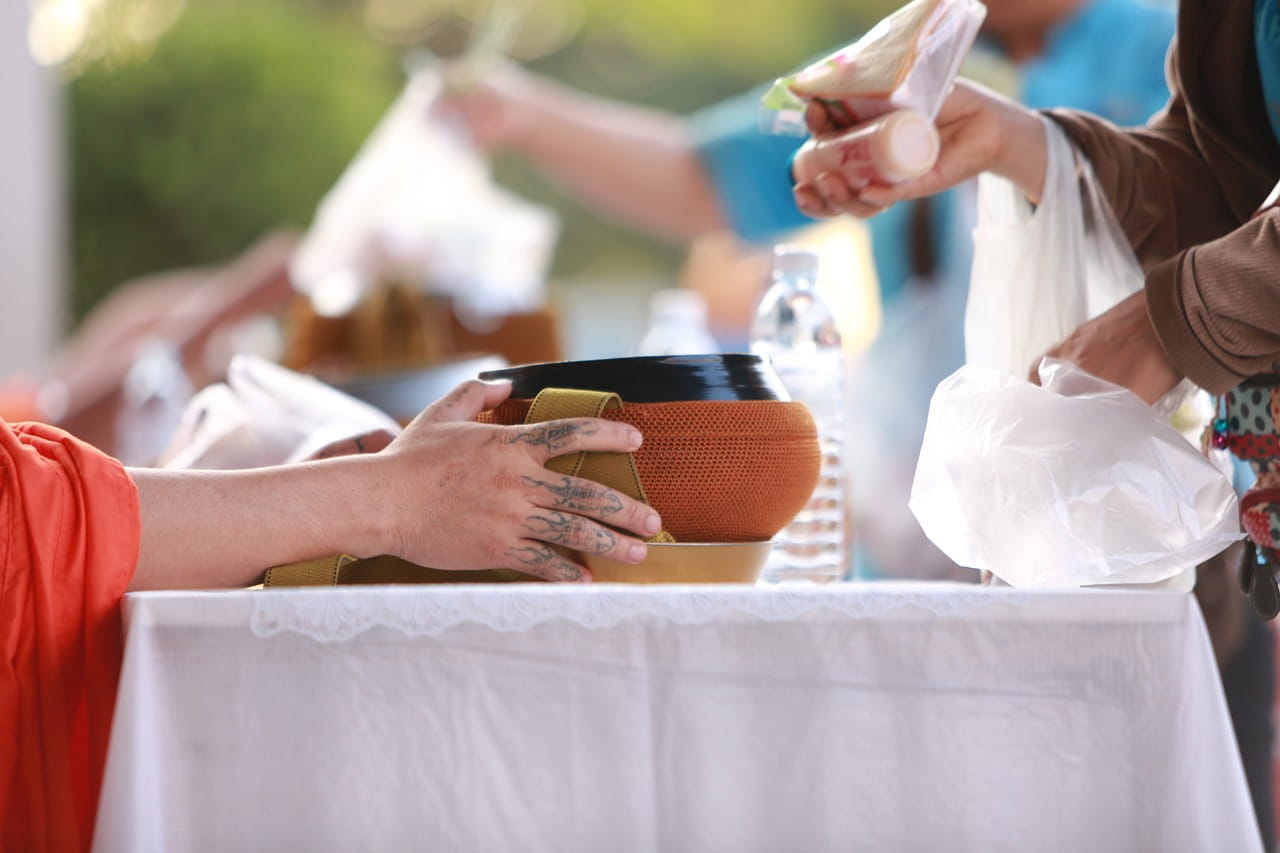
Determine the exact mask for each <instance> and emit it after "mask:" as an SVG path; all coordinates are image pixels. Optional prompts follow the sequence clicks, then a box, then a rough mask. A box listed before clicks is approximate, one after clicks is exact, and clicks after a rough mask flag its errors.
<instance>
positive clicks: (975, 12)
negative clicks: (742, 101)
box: [761, 0, 987, 135]
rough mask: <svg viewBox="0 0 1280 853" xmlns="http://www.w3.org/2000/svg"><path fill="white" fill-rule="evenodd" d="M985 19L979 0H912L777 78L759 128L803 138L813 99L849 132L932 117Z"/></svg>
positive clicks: (766, 101) (765, 103) (764, 108)
mask: <svg viewBox="0 0 1280 853" xmlns="http://www.w3.org/2000/svg"><path fill="white" fill-rule="evenodd" d="M986 14H987V9H986V7H985V6H983V5H982V3H980V2H978V0H914V2H911V3H908V4H907V5H905V6H903V7H902V8H901V9H899V10H898V11H896V12H894V13H893V14H892V15H890V16H889V17H887V18H885V19H884V20H882V21H881V22H880V23H878V24H877V25H876V26H874V27H872V28H871V29H870V30H869V31H868V32H867V33H866V35H864V36H863V37H862V38H860V39H858V40H857V41H856V42H854V43H853V44H851V45H848V46H846V47H843V48H841V49H840V50H838V51H836V52H835V53H833V54H831V55H830V56H827V57H825V58H823V59H821V60H819V61H818V62H815V63H813V64H812V65H809V66H808V67H806V68H804V69H803V70H801V71H799V72H797V73H795V74H791V75H789V76H786V77H781V78H779V79H778V80H776V81H775V82H774V84H773V86H772V87H771V88H770V89H769V91H768V92H767V93H766V94H765V96H764V100H763V101H762V103H761V107H762V110H763V112H762V116H761V125H762V126H763V128H764V129H765V130H766V131H769V132H772V133H790V134H794V135H804V134H805V133H807V130H806V128H805V124H804V110H805V107H806V106H808V103H809V101H810V100H813V99H815V98H816V99H819V100H821V101H823V102H824V103H825V104H826V105H827V107H828V108H829V109H831V110H832V111H833V112H834V113H835V115H837V116H838V117H840V119H841V124H844V125H849V126H851V125H855V124H860V123H862V122H864V121H867V120H869V119H873V118H876V117H877V116H881V115H885V114H886V113H891V112H893V111H895V110H899V109H913V110H916V111H917V112H921V113H924V114H925V115H927V116H928V117H929V118H931V119H932V118H934V117H935V116H937V114H938V110H939V109H940V108H941V107H942V102H943V101H944V100H945V99H946V97H947V93H948V92H950V91H951V84H952V83H953V82H954V81H955V78H956V74H957V73H958V72H959V70H960V63H961V62H963V61H964V58H965V56H966V55H967V54H968V53H969V48H970V47H972V46H973V40H974V39H975V38H976V37H977V35H978V29H979V27H981V26H982V21H983V19H984V18H985V17H986Z"/></svg>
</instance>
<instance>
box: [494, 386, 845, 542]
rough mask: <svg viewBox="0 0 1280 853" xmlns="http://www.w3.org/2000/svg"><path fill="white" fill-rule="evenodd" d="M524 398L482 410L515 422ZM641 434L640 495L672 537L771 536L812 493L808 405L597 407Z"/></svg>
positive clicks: (815, 462)
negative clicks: (490, 409) (491, 409)
mask: <svg viewBox="0 0 1280 853" xmlns="http://www.w3.org/2000/svg"><path fill="white" fill-rule="evenodd" d="M528 411H529V401H528V400H508V401H507V402H505V403H503V404H502V405H500V406H499V407H498V408H496V409H494V410H493V411H492V412H485V413H484V414H483V415H481V420H483V421H487V422H489V423H503V424H518V423H523V422H524V418H525V415H526V414H527V413H528ZM604 417H605V418H606V419H607V420H616V421H622V422H624V423H629V424H631V425H632V426H634V427H635V428H636V429H638V430H640V433H641V434H642V435H643V436H644V444H642V445H641V446H640V449H639V450H637V451H635V454H634V456H635V462H636V472H637V473H638V474H639V475H640V482H641V483H643V484H644V491H645V496H646V497H647V498H648V500H649V503H650V504H652V505H653V507H654V509H656V510H657V511H658V513H659V514H660V515H661V516H662V523H663V526H664V527H665V528H666V530H667V532H668V533H670V534H671V535H672V536H674V537H675V538H676V539H677V541H680V542H759V541H762V540H765V539H772V538H773V537H774V535H776V534H777V532H778V531H779V530H781V529H782V528H783V527H784V526H785V525H786V523H787V522H788V521H790V520H791V519H792V518H793V517H794V516H795V514H796V513H797V512H799V511H800V510H801V509H802V508H803V507H804V505H805V502H806V501H807V500H808V499H809V496H810V495H811V494H812V493H813V487H814V485H815V484H816V483H817V481H818V468H819V466H820V464H821V462H822V459H821V454H820V451H819V448H818V434H817V430H816V428H815V427H814V424H813V418H812V417H811V416H810V415H809V410H808V409H806V408H805V407H804V406H803V405H802V404H800V403H784V402H779V401H777V400H758V401H755V402H751V401H747V400H724V401H717V400H713V401H694V402H678V403H636V404H632V403H630V402H625V403H624V405H623V406H622V408H620V409H611V410H609V411H607V412H605V413H604Z"/></svg>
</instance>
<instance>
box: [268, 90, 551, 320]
mask: <svg viewBox="0 0 1280 853" xmlns="http://www.w3.org/2000/svg"><path fill="white" fill-rule="evenodd" d="M440 88H441V80H440V75H439V73H437V72H436V71H435V70H433V69H431V68H421V69H419V70H418V71H416V72H415V73H414V74H413V76H412V77H411V78H410V80H409V82H408V83H407V84H406V86H405V89H404V91H403V92H402V93H401V95H400V97H399V98H397V99H396V101H395V103H394V104H392V106H391V108H390V109H389V110H388V111H387V113H386V115H385V116H384V117H383V118H382V121H381V122H379V124H378V126H377V127H376V128H375V129H374V131H373V133H372V134H370V136H369V138H368V140H367V141H366V142H365V143H364V145H363V146H362V147H361V149H360V151H359V153H357V154H356V157H355V159H354V160H353V161H352V162H351V164H350V165H349V166H348V167H347V169H346V171H345V172H344V173H343V175H342V177H341V178H340V179H339V181H338V183H337V184H336V185H335V186H334V187H333V189H332V190H330V191H329V193H328V194H327V195H326V196H325V197H324V200H323V201H322V202H321V204H320V207H319V209H318V210H317V211H316V216H315V221H314V222H312V224H311V228H310V229H309V230H308V231H307V235H306V237H305V238H304V239H303V241H302V243H301V245H300V246H299V247H298V251H297V253H296V254H295V255H294V258H293V262H292V264H291V266H290V273H291V275H292V277H293V280H294V282H295V283H296V284H297V287H298V288H299V289H300V290H301V291H303V292H304V293H307V294H309V295H310V297H311V301H312V304H313V305H314V306H315V308H316V310H317V311H319V312H320V313H321V314H326V315H340V314H344V313H346V312H347V311H349V310H350V309H351V308H352V307H354V305H355V303H356V301H358V299H359V298H360V297H361V296H362V295H363V293H364V292H365V290H366V289H367V288H368V287H370V286H371V285H372V284H374V283H376V282H377V281H378V280H379V279H380V278H382V277H388V276H394V277H398V278H403V277H405V276H409V277H410V278H411V279H412V280H414V281H415V282H416V283H419V284H421V285H422V286H423V287H424V289H430V290H431V291H432V292H435V293H440V294H444V295H448V296H451V297H453V298H454V300H455V305H456V307H457V308H458V310H459V313H460V315H461V316H462V317H463V318H464V319H468V318H476V319H477V320H480V319H482V318H484V317H492V316H499V315H503V314H509V313H515V312H519V311H531V310H534V309H536V308H539V307H541V306H542V304H543V302H544V301H545V296H546V293H545V290H546V287H545V286H546V275H547V271H548V269H549V268H550V264H551V258H552V253H553V251H554V248H555V242H556V237H557V236H558V232H559V221H558V219H557V217H556V216H555V214H554V213H553V212H552V211H551V210H550V209H548V208H545V207H542V206H540V205H535V204H533V203H531V202H527V201H524V200H523V199H520V198H517V197H516V196H514V195H512V194H511V193H509V192H507V191H505V190H503V189H502V188H501V187H499V186H498V185H497V184H495V183H494V182H493V180H492V178H491V176H490V173H489V164H488V162H487V161H486V159H485V157H484V156H483V155H482V154H481V153H480V152H479V151H478V150H476V148H475V147H474V146H473V145H472V144H471V143H470V142H469V141H467V139H466V134H465V133H464V132H462V130H461V128H458V127H454V126H452V125H450V124H448V123H447V122H445V121H444V119H443V118H442V117H441V116H440V115H439V114H438V113H437V112H436V111H434V110H433V105H434V103H435V101H436V99H437V97H438V95H439V93H440Z"/></svg>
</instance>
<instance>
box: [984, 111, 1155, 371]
mask: <svg viewBox="0 0 1280 853" xmlns="http://www.w3.org/2000/svg"><path fill="white" fill-rule="evenodd" d="M1041 120H1042V121H1043V122H1044V125H1045V137H1046V142H1047V143H1048V162H1047V164H1046V168H1045V182H1044V193H1043V195H1042V197H1041V199H1040V204H1039V205H1038V206H1037V207H1036V208H1035V209H1034V210H1033V209H1032V207H1031V204H1030V202H1028V201H1027V199H1026V196H1024V195H1023V194H1022V192H1021V190H1019V189H1018V188H1017V186H1015V185H1014V184H1013V183H1012V182H1010V181H1008V180H1005V179H1004V178H999V177H996V176H995V175H992V174H990V173H984V174H983V175H982V176H981V177H979V178H978V225H977V227H976V228H975V229H974V232H973V269H972V273H971V274H970V277H969V302H968V307H967V309H966V310H965V319H964V337H965V362H966V363H967V364H971V365H975V366H977V367H989V368H993V369H996V370H1007V371H1009V372H1011V373H1013V374H1015V375H1019V376H1027V375H1029V374H1030V373H1031V368H1032V366H1033V364H1034V362H1035V360H1036V359H1038V358H1039V357H1040V356H1042V355H1044V353H1045V352H1046V351H1048V350H1049V348H1050V347H1052V346H1054V345H1055V344H1057V343H1059V342H1060V341H1061V340H1062V339H1063V338H1064V337H1066V335H1067V333H1068V332H1070V331H1072V330H1073V329H1075V328H1076V327H1078V326H1079V325H1080V324H1082V323H1084V322H1085V321H1086V320H1088V319H1089V318H1090V317H1095V316H1097V315H1098V314H1101V313H1102V312H1104V311H1106V310H1107V309H1108V308H1110V307H1111V306H1113V305H1115V304H1116V303H1117V302H1119V301H1120V300H1122V299H1124V298H1125V297H1126V296H1129V295H1130V294H1132V293H1134V292H1136V291H1137V290H1138V288H1140V287H1142V281H1143V275H1142V268H1141V267H1140V266H1139V265H1138V261H1137V259H1136V258H1135V257H1134V255H1133V250H1132V249H1130V248H1129V244H1128V242H1127V241H1126V240H1125V237H1124V232H1123V231H1122V230H1121V229H1120V225H1119V223H1118V222H1117V221H1116V218H1115V215H1114V214H1113V213H1112V212H1111V206H1110V205H1109V204H1108V203H1107V201H1106V199H1105V198H1104V197H1103V196H1102V194H1101V191H1100V190H1099V188H1098V186H1097V181H1096V179H1095V178H1094V176H1093V168H1092V167H1091V166H1090V165H1089V161H1088V160H1086V159H1085V158H1084V157H1083V156H1080V155H1078V154H1077V153H1076V151H1075V148H1074V147H1073V146H1072V144H1071V142H1070V141H1069V140H1068V139H1067V137H1066V135H1065V134H1064V133H1063V132H1062V130H1061V128H1059V127H1058V125H1056V124H1054V123H1053V122H1052V121H1049V120H1048V119H1043V118H1042V119H1041Z"/></svg>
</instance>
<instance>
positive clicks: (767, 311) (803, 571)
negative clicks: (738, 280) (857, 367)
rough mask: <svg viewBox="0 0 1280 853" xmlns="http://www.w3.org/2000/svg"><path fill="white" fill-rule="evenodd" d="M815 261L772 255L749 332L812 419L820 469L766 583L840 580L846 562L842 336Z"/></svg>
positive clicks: (812, 255) (807, 255) (806, 253)
mask: <svg viewBox="0 0 1280 853" xmlns="http://www.w3.org/2000/svg"><path fill="white" fill-rule="evenodd" d="M817 277H818V255H817V253H816V252H814V251H811V250H809V249H802V248H798V247H791V246H778V247H777V248H775V249H774V257H773V280H772V285H771V286H770V288H769V290H768V292H766V293H765V295H764V298H763V299H762V300H761V301H760V307H759V308H758V309H757V311H756V317H755V321H754V322H753V323H752V326H751V351H752V352H753V353H756V354H757V355H761V356H767V357H768V358H769V359H770V360H771V361H772V362H773V367H774V370H776V371H777V373H778V377H779V378H780V379H781V380H782V384H783V385H784V386H785V387H786V389H787V391H788V392H789V393H790V394H791V398H792V399H793V400H795V401H797V402H801V403H804V404H805V405H806V406H808V407H809V411H810V412H811V413H812V414H813V419H814V421H815V422H816V423H817V427H818V442H819V445H820V446H821V449H822V468H821V470H820V472H819V475H818V485H817V487H816V488H815V489H814V492H813V496H812V497H811V498H810V499H809V503H808V504H806V505H805V507H804V509H802V510H801V511H800V512H799V513H798V514H797V515H796V517H795V519H794V520H792V522H791V523H790V524H788V525H787V526H786V527H785V528H784V529H783V530H782V531H781V532H780V533H779V534H778V535H777V536H776V537H775V538H774V541H773V551H772V552H771V553H770V556H769V562H768V563H767V564H766V565H765V570H764V573H763V579H764V580H765V581H769V582H779V581H792V580H796V581H811V582H815V583H827V582H829V581H833V580H839V579H841V578H843V577H844V576H845V573H846V569H847V567H848V562H849V547H848V522H847V520H846V515H845V510H846V504H847V498H846V488H845V480H844V475H843V469H842V465H841V462H842V460H841V443H842V441H843V438H844V386H845V362H844V350H843V348H842V347H841V342H840V331H839V329H838V328H837V327H836V322H835V317H834V315H833V314H832V312H831V308H830V307H829V306H828V305H827V303H826V301H825V300H823V298H822V297H821V296H820V295H819V294H818V292H817V289H816V286H815V285H816V282H817Z"/></svg>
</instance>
